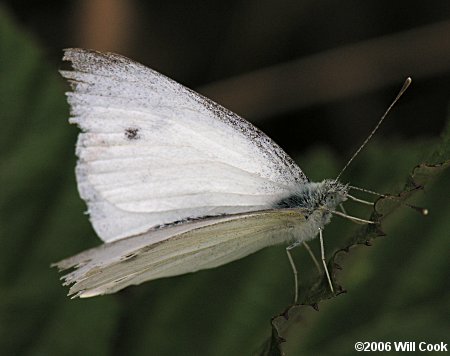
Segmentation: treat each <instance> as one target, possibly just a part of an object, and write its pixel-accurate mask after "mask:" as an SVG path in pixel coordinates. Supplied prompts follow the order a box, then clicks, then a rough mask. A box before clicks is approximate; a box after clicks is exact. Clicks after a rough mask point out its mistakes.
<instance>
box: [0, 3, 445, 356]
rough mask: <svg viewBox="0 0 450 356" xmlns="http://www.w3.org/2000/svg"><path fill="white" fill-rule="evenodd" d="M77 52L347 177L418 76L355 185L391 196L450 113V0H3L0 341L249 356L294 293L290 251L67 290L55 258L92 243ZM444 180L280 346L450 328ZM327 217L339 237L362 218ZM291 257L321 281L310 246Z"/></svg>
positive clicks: (70, 351)
mask: <svg viewBox="0 0 450 356" xmlns="http://www.w3.org/2000/svg"><path fill="white" fill-rule="evenodd" d="M66 47H85V48H91V49H96V50H101V51H113V52H118V53H120V54H123V55H125V56H128V57H130V58H132V59H134V60H136V61H138V62H140V63H143V64H145V65H147V66H149V67H151V68H153V69H156V70H158V71H160V72H162V73H164V74H165V75H167V76H169V77H171V78H173V79H175V80H177V81H178V82H180V83H182V84H184V85H186V86H188V87H190V88H193V89H196V90H198V91H199V92H201V93H202V94H205V95H206V96H209V97H210V98H212V99H214V100H215V101H217V102H218V103H220V104H222V105H224V106H226V107H227V108H229V109H231V110H233V111H235V112H237V113H238V114H240V115H241V116H243V117H245V118H246V119H248V120H249V121H251V122H253V123H254V124H255V125H256V126H258V127H259V128H261V129H262V130H263V131H265V132H266V133H267V134H268V135H269V136H270V137H271V138H273V139H274V140H275V141H276V142H277V143H279V144H280V145H281V146H282V147H283V148H285V150H286V151H287V152H288V153H289V154H290V155H291V156H293V157H294V158H295V159H296V160H297V162H298V163H299V165H300V167H302V169H303V170H304V171H305V173H306V174H307V175H309V176H310V177H312V178H313V179H314V180H320V179H323V178H329V177H332V176H335V174H336V173H337V172H338V171H339V169H340V168H341V167H342V166H343V165H344V164H345V162H346V160H348V158H349V157H350V155H351V153H352V152H353V151H354V150H355V149H356V148H357V147H358V145H359V144H360V143H361V142H362V141H363V140H364V139H365V138H366V137H367V135H368V133H369V132H370V130H371V129H372V128H373V126H374V125H375V124H376V122H377V120H378V119H379V118H380V116H381V115H382V114H383V112H384V111H385V110H386V108H387V107H388V105H389V104H390V102H391V101H392V99H393V98H394V96H395V95H396V94H397V91H398V90H399V89H400V87H401V85H402V84H403V81H404V80H405V78H406V77H407V76H411V77H412V78H413V85H412V86H411V88H410V89H409V90H408V92H407V93H406V95H405V96H404V97H403V98H402V99H401V101H400V102H399V103H398V105H397V106H396V107H395V109H394V110H393V112H392V113H391V115H390V116H389V118H388V119H387V121H386V122H385V123H384V124H383V126H382V127H381V129H380V131H379V132H378V133H377V135H376V137H375V138H374V140H373V141H372V142H371V144H369V146H368V147H367V149H366V150H365V151H364V152H363V153H362V154H361V156H360V157H359V158H358V159H357V160H356V161H355V162H354V164H353V165H352V167H351V169H349V171H348V172H347V173H346V175H345V177H344V181H347V180H350V181H351V182H352V183H354V184H355V185H360V186H365V187H367V188H371V189H375V190H380V191H382V192H392V193H395V192H398V189H400V188H401V186H402V184H403V182H404V181H405V177H406V176H407V175H408V173H409V172H411V170H412V168H413V167H414V166H415V165H417V164H419V163H420V162H423V160H424V159H426V157H427V156H428V153H429V152H430V151H432V150H433V149H432V147H434V145H435V144H436V143H437V142H438V140H439V135H440V134H441V132H442V131H443V129H444V127H445V124H446V122H447V118H448V103H449V98H450V90H449V89H450V80H449V79H450V2H449V1H445V0H441V1H434V0H429V1H426V2H424V1H416V0H411V1H394V2H393V1H386V0H370V1H357V0H349V1H320V0H319V1H318V0H315V1H311V0H303V1H286V0H281V1H280V0H278V1H275V0H261V1H256V0H250V1H242V0H241V1H234V0H231V1H181V0H177V1H165V2H160V1H125V0H89V1H88V0H84V1H81V0H79V1H54V0H52V1H45V2H44V1H20V0H15V1H12V0H10V1H3V2H2V4H1V6H0V117H1V119H2V129H1V130H0V138H1V140H0V187H1V188H0V189H1V193H0V354H1V355H125V354H126V355H147V354H151V355H247V354H252V352H254V351H255V350H257V349H258V346H260V345H261V344H262V343H263V342H264V340H266V339H267V338H268V337H269V335H270V324H269V321H270V318H271V316H273V315H275V314H277V313H279V312H281V311H282V310H283V308H284V307H286V305H288V304H289V302H290V301H291V298H292V274H291V271H290V268H289V265H288V263H287V259H286V257H285V252H284V248H283V247H279V248H276V247H275V248H270V249H266V250H264V251H262V252H260V253H257V254H255V255H252V256H249V257H248V258H246V259H243V260H240V261H237V262H235V263H232V264H229V265H227V266H224V267H221V268H218V269H214V270H210V271H203V272H199V273H195V274H191V275H187V276H181V277H176V278H170V279H164V280H158V281H154V282H152V283H146V284H144V285H142V286H138V287H132V288H128V289H126V290H125V291H123V292H120V293H118V294H116V295H113V296H106V297H101V298H94V299H90V300H69V299H68V298H67V297H66V296H65V294H66V292H67V288H63V287H61V286H60V283H59V281H58V278H59V276H58V274H57V272H56V271H55V270H50V269H49V268H48V266H49V264H50V263H51V262H55V261H56V260H58V259H62V258H64V257H67V256H69V255H72V254H75V253H77V252H79V251H81V250H83V249H85V248H88V247H92V246H96V245H98V244H99V243H100V241H99V240H98V239H97V238H96V236H95V233H94V232H93V231H92V228H91V227H90V224H89V221H88V219H87V217H86V216H85V215H83V214H82V212H83V211H84V209H85V206H84V204H83V202H82V201H81V200H80V198H79V197H78V193H77V191H76V183H75V179H74V173H73V168H74V165H75V156H74V145H75V141H76V135H77V133H78V130H77V129H76V128H75V127H71V126H70V125H68V124H67V117H68V107H67V104H66V102H65V98H64V95H63V92H64V91H65V90H67V86H66V85H65V83H63V81H62V79H61V78H59V76H58V75H57V69H59V68H61V67H62V66H63V64H62V62H61V57H62V49H63V48H66ZM448 182H449V175H448V173H447V174H446V175H444V176H442V177H441V178H440V179H439V180H438V181H437V182H436V183H435V184H434V185H432V186H430V187H429V188H428V187H427V189H426V194H422V195H421V196H420V197H419V198H417V199H416V201H413V202H415V203H416V202H417V204H419V205H424V206H427V207H428V208H430V211H431V212H432V214H430V217H429V218H427V219H421V218H418V216H416V215H414V212H410V211H406V210H407V209H403V210H401V211H400V212H397V213H396V214H393V216H392V217H390V219H389V220H387V222H386V226H385V231H386V232H387V234H388V236H389V237H388V238H386V239H379V240H378V241H376V243H375V244H374V247H372V248H370V249H369V248H359V249H356V250H355V251H354V252H352V253H351V254H349V256H348V258H347V259H346V262H345V263H344V270H343V271H342V272H341V273H340V275H339V276H340V277H339V279H340V280H341V281H342V283H343V285H344V287H345V288H346V289H348V291H349V292H348V293H347V294H345V295H341V296H339V297H338V298H335V299H333V300H331V301H327V302H324V303H322V304H321V311H320V312H319V313H316V312H314V311H312V309H311V312H308V311H306V310H305V311H304V312H302V313H300V314H301V315H302V317H300V319H299V320H292V322H293V324H295V325H296V326H295V327H292V328H291V329H290V330H289V331H288V332H287V335H284V336H285V337H286V338H287V340H288V342H287V343H286V344H285V346H284V347H285V350H287V352H288V353H287V354H288V355H302V354H305V355H307V354H327V355H328V354H332V355H348V354H351V352H353V344H354V342H356V341H395V340H396V341H414V340H424V341H430V342H431V341H433V342H439V341H446V340H445V338H447V342H448V341H449V340H448V330H449V327H450V323H449V320H448V315H449V314H448V300H449V298H448V296H449V289H448V270H449V268H448V267H449V265H448V241H447V240H448V235H449V231H450V226H449V221H450V211H449V206H448V196H449V194H450V193H449V189H450V185H449V184H448ZM396 189H397V190H396ZM349 209H350V212H352V213H353V214H356V215H358V216H361V217H364V214H366V217H367V216H368V214H369V213H370V209H368V210H364V209H359V208H358V209H356V208H355V207H352V206H350V207H349ZM336 220H337V219H336ZM332 223H333V227H331V225H330V228H327V231H326V235H325V236H326V240H327V245H326V246H327V251H333V249H336V248H338V247H341V246H342V245H341V244H340V243H339V242H338V241H343V240H339V239H345V238H347V237H348V236H349V235H350V233H351V231H352V230H351V229H352V227H349V225H350V224H349V223H347V222H342V221H333V222H332ZM313 248H314V249H315V251H316V252H318V250H317V249H318V246H314V247H313ZM295 258H296V260H297V261H299V263H300V265H301V267H300V268H301V278H303V281H310V280H314V278H315V277H314V276H315V275H314V269H313V266H312V264H311V263H310V262H309V258H308V256H307V254H306V252H305V251H303V250H299V251H296V252H295ZM304 271H305V272H304ZM311 276H313V277H314V278H313V277H311ZM304 285H305V284H303V287H302V288H305V287H304ZM303 292H304V291H303ZM301 294H302V291H301ZM296 319H297V318H296Z"/></svg>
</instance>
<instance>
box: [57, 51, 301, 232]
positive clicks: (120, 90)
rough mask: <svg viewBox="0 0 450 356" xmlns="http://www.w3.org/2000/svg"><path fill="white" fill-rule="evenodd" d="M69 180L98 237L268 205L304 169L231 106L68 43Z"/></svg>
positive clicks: (121, 59) (137, 66) (134, 65)
mask: <svg viewBox="0 0 450 356" xmlns="http://www.w3.org/2000/svg"><path fill="white" fill-rule="evenodd" d="M64 59H65V60H67V61H70V62H71V64H72V67H73V71H62V75H63V76H64V77H66V78H67V79H69V81H70V82H71V84H72V88H73V92H70V93H68V100H69V103H70V105H71V115H72V117H71V119H70V121H71V122H73V123H76V124H78V126H79V127H80V128H81V130H82V131H83V132H82V133H81V134H80V136H79V139H78V143H77V155H78V157H79V161H78V164H77V169H76V172H77V182H78V187H79V191H80V194H81V196H82V198H83V199H85V200H86V202H87V205H88V211H89V214H90V219H91V222H92V224H93V226H94V228H95V230H96V232H97V233H98V235H99V236H100V237H101V238H102V239H103V240H104V241H114V240H117V239H121V238H125V237H128V236H132V235H136V234H140V233H144V232H146V231H148V230H149V229H150V228H152V227H155V226H158V225H162V224H168V223H173V222H175V221H180V220H184V219H191V218H199V217H203V216H211V215H221V214H236V213H242V212H248V211H256V210H263V209H270V208H272V207H273V206H274V204H276V202H277V201H280V200H281V199H283V198H285V197H287V196H289V195H290V194H292V191H293V190H295V187H296V185H297V184H299V183H302V182H307V178H306V176H305V175H304V174H303V173H302V171H301V170H300V168H299V167H298V166H297V165H296V164H295V163H294V162H293V161H292V159H291V158H290V157H289V156H288V155H287V154H286V153H285V152H284V151H283V150H282V149H281V148H280V147H279V146H278V145H277V144H275V143H274V142H273V141H272V140H271V139H270V138H269V137H267V136H266V135H265V134H264V133H262V132H261V131H260V130H258V129H257V128H255V127H254V126H253V125H251V124H250V123H249V122H247V121H245V120H244V119H242V118H241V117H239V116H238V115H236V114H234V113H232V112H231V111H229V110H227V109H225V108H223V107H222V106H220V105H218V104H216V103H214V102H213V101H211V100H209V99H207V98H204V97H203V96H201V95H199V94H197V93H195V92H194V91H192V90H190V89H187V88H185V87H183V86H182V85H180V84H178V83H176V82H174V81H173V80H171V79H169V78H167V77H165V76H163V75H161V74H159V73H158V72H155V71H153V70H151V69H149V68H147V67H145V66H143V65H140V64H138V63H135V62H133V61H131V60H129V59H127V58H125V57H122V56H119V55H116V54H110V53H106V54H104V53H99V52H94V51H88V50H82V49H68V50H66V51H65V56H64Z"/></svg>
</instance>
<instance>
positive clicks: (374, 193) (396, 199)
mask: <svg viewBox="0 0 450 356" xmlns="http://www.w3.org/2000/svg"><path fill="white" fill-rule="evenodd" d="M348 187H349V188H350V189H354V190H358V191H360V192H365V193H369V194H372V195H376V196H379V197H381V198H384V199H390V200H394V201H396V202H398V203H399V204H401V205H404V206H407V207H408V208H411V209H413V210H415V211H417V212H418V213H420V214H421V215H423V216H427V215H428V213H429V211H428V209H427V208H421V207H420V206H415V205H411V204H408V203H406V202H404V201H401V200H400V199H398V198H396V197H394V196H391V195H386V194H381V193H377V192H374V191H373V190H369V189H364V188H359V187H355V186H353V185H349V186H348ZM350 198H351V199H352V200H354V201H359V202H362V201H361V200H360V199H355V198H354V197H350Z"/></svg>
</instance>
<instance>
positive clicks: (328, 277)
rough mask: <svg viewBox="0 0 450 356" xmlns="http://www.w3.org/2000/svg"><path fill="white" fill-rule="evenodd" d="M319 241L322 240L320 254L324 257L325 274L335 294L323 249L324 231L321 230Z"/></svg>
mask: <svg viewBox="0 0 450 356" xmlns="http://www.w3.org/2000/svg"><path fill="white" fill-rule="evenodd" d="M319 240H320V253H321V255H322V264H323V267H324V269H325V274H326V275H327V279H328V284H329V285H330V289H331V292H332V293H334V288H333V283H331V278H330V273H329V272H328V268H327V261H326V260H325V248H324V247H323V237H322V229H321V228H319Z"/></svg>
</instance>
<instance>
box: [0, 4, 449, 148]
mask: <svg viewBox="0 0 450 356" xmlns="http://www.w3.org/2000/svg"><path fill="white" fill-rule="evenodd" d="M4 2H5V1H4ZM5 3H6V4H7V6H8V8H9V9H10V10H11V12H12V14H13V15H14V17H15V18H16V19H17V21H18V22H19V23H20V24H21V25H22V26H23V27H24V28H26V29H27V30H28V31H30V32H32V33H33V34H34V35H35V36H36V38H37V39H38V40H39V42H40V44H41V45H42V46H44V47H45V50H46V53H48V56H49V59H50V60H51V61H52V62H53V63H54V64H55V66H58V65H60V58H61V49H62V48H65V47H72V46H75V47H84V48H92V49H97V50H102V51H113V52H118V53H121V54H123V55H126V56H128V57H131V58H132V59H135V60H136V61H139V62H141V63H143V64H145V65H147V66H149V67H151V68H154V69H156V70H158V71H160V72H162V73H164V74H166V75H168V76H169V77H171V78H173V79H175V80H177V81H179V82H181V83H182V84H184V85H186V86H188V87H191V88H194V89H196V90H199V91H200V92H201V93H203V94H205V95H207V96H209V97H211V98H212V99H214V100H216V101H217V102H219V103H221V104H222V105H224V106H226V107H228V108H230V109H231V110H233V111H235V112H237V113H238V114H240V115H241V116H244V117H245V118H247V119H249V120H250V121H252V122H254V123H255V124H257V125H258V126H259V127H260V128H262V129H263V131H265V132H269V133H270V136H271V137H272V138H273V139H275V140H276V141H277V142H278V143H280V144H281V145H282V147H284V148H285V149H286V150H287V151H288V152H289V153H291V154H292V155H295V152H298V151H302V150H304V148H305V147H307V146H310V145H313V144H322V143H325V144H327V145H330V146H331V147H333V149H336V150H337V151H338V152H339V153H345V154H346V155H347V156H346V155H344V157H348V153H349V150H351V149H354V148H355V147H356V145H357V144H358V143H359V142H361V141H362V139H363V138H364V137H365V136H366V135H367V134H368V132H369V130H370V129H371V127H372V126H373V125H374V123H375V122H376V121H377V120H378V118H379V117H380V115H381V114H382V112H383V111H384V110H385V109H386V107H387V105H388V104H389V102H390V100H391V99H392V98H393V96H394V95H395V93H396V90H397V89H398V88H399V87H400V86H401V84H402V83H403V80H404V79H405V78H406V77H407V76H411V77H412V78H413V80H414V85H413V87H412V89H411V90H410V92H408V95H407V96H406V97H405V98H404V99H403V100H402V103H401V104H400V105H398V107H397V109H396V114H394V115H393V116H394V117H391V118H390V119H389V120H388V121H387V122H386V123H385V125H384V129H383V133H382V134H383V135H385V137H386V136H387V137H389V136H395V137H417V136H432V135H436V134H438V133H440V132H441V130H442V128H443V123H444V120H445V117H446V110H447V100H448V94H449V92H450V90H449V88H450V81H449V77H450V38H449V36H450V3H449V2H448V1H427V2H423V1H408V2H403V1H395V2H391V1H364V2H362V1H357V0H353V1H340V2H337V1H336V2H333V1H310V0H304V1H273V0H263V1H256V0H253V1H226V2H224V1H189V2H187V1H173V0H172V1H165V2H162V1H125V0H86V1H63V2H62V1H45V2H43V1H6V2H5Z"/></svg>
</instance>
